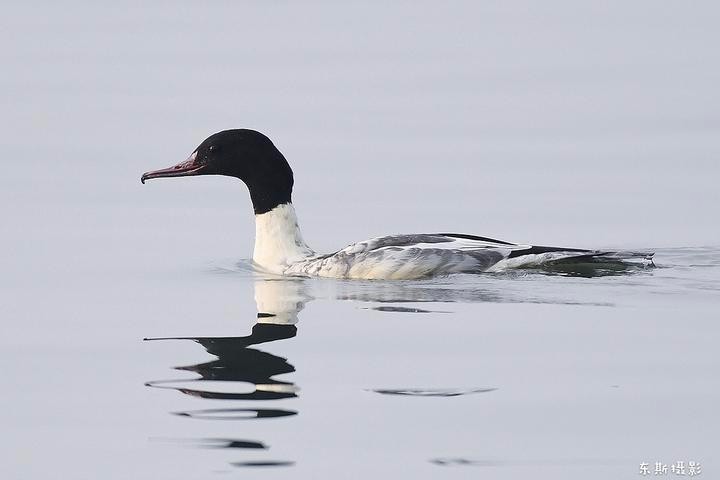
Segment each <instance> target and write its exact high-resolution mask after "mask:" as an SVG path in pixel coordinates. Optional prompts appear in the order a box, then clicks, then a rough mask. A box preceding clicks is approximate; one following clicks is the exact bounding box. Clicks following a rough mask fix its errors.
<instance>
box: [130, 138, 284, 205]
mask: <svg viewBox="0 0 720 480" xmlns="http://www.w3.org/2000/svg"><path fill="white" fill-rule="evenodd" d="M191 175H226V176H229V177H237V178H239V179H240V180H242V181H243V182H245V185H247V187H248V190H250V198H251V199H252V202H253V208H254V209H255V214H261V213H265V212H269V211H270V210H272V209H273V208H275V207H276V206H278V205H281V204H283V203H290V201H291V195H292V187H293V173H292V170H291V169H290V165H288V163H287V160H285V157H283V154H282V153H280V151H279V150H278V149H277V148H275V145H273V143H272V142H271V141H270V139H269V138H267V137H266V136H265V135H263V134H262V133H260V132H256V131H255V130H245V129H238V130H224V131H222V132H218V133H216V134H214V135H211V136H209V137H208V138H207V139H206V140H205V141H204V142H202V143H201V144H200V146H198V147H197V148H196V149H195V151H194V152H193V153H192V154H191V155H190V157H189V158H188V159H187V160H185V161H184V162H182V163H179V164H177V165H175V166H174V167H170V168H164V169H162V170H155V171H152V172H146V173H144V174H143V176H142V178H141V179H140V181H141V182H142V183H145V180H149V179H151V178H163V177H187V176H191Z"/></svg>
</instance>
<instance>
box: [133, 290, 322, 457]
mask: <svg viewBox="0 0 720 480" xmlns="http://www.w3.org/2000/svg"><path fill="white" fill-rule="evenodd" d="M308 299H309V297H307V295H306V294H305V293H304V283H303V282H302V281H299V280H295V281H293V280H274V281H272V280H258V281H257V282H256V283H255V300H256V303H257V307H258V313H257V318H258V320H257V323H256V324H255V325H254V326H253V328H252V332H251V333H250V335H246V336H241V337H165V338H149V339H146V340H191V341H193V342H195V343H198V344H200V345H202V346H203V348H205V350H206V351H207V352H208V353H209V354H211V355H214V356H215V357H216V359H215V360H212V361H209V362H204V363H200V364H196V365H188V366H182V367H175V368H176V369H177V370H185V371H189V372H193V373H195V374H197V375H198V377H196V378H194V379H190V380H154V381H150V382H147V383H146V385H148V386H150V387H154V388H167V389H174V390H177V391H178V392H181V393H183V394H186V395H191V396H194V397H199V398H206V399H215V400H237V401H248V400H249V401H268V400H278V399H288V398H295V397H297V395H298V391H299V389H298V387H297V386H296V385H295V384H293V383H292V382H288V381H282V380H277V379H275V378H274V377H275V376H277V375H281V374H287V373H292V372H294V371H295V367H294V366H293V365H292V364H291V363H290V362H288V360H287V359H286V358H283V357H280V356H278V355H274V354H272V353H268V352H265V351H262V350H260V349H258V348H251V347H253V346H255V345H260V344H263V343H269V342H274V341H278V340H283V339H289V338H293V337H295V336H296V335H297V327H296V326H295V324H296V323H297V314H298V312H300V310H302V309H303V307H304V305H305V302H306V301H307V300H308ZM217 382H220V385H221V386H220V387H219V388H217V387H214V388H210V387H209V385H213V386H217V385H218V383H217ZM238 382H239V383H242V384H244V385H250V386H251V387H252V389H253V390H252V391H249V392H235V391H232V390H233V388H235V387H236V385H237V383H238ZM223 385H227V387H223ZM172 413H174V414H175V415H178V416H181V417H189V418H194V419H202V420H223V421H235V420H241V421H242V420H256V419H267V418H281V417H290V416H294V415H297V413H298V412H297V411H296V410H290V409H281V408H266V407H265V405H263V407H262V408H248V407H242V408H208V409H202V410H191V411H180V412H172ZM194 443H195V444H196V445H197V446H201V447H205V448H208V447H210V448H230V449H267V448H268V447H267V446H265V445H264V444H263V443H262V442H258V441H255V440H247V439H213V438H209V439H199V440H197V441H195V442H194ZM231 464H232V465H234V466H237V467H243V466H245V467H250V466H255V467H258V466H290V465H293V464H294V462H290V461H285V460H282V461H279V460H263V461H238V462H232V463H231Z"/></svg>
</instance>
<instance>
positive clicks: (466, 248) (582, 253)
mask: <svg viewBox="0 0 720 480" xmlns="http://www.w3.org/2000/svg"><path fill="white" fill-rule="evenodd" d="M651 256H652V254H646V253H634V252H606V251H595V250H583V249H575V248H560V247H541V246H532V245H517V244H514V243H510V242H504V241H501V240H495V239H492V238H487V237H479V236H476V235H465V234H455V233H434V234H411V235H390V236H384V237H377V238H373V239H370V240H366V241H363V242H358V243H355V244H352V245H349V246H347V247H345V248H344V249H342V250H340V251H338V252H335V253H333V254H330V255H323V256H319V257H314V258H311V259H308V260H306V261H304V262H300V263H297V264H294V265H292V266H290V267H289V268H288V270H287V271H286V272H285V274H289V275H309V276H321V277H335V278H363V279H416V278H425V277H431V276H436V275H447V274H451V273H479V272H487V271H499V270H504V269H507V268H518V267H529V266H534V265H541V264H547V263H551V262H560V261H566V260H570V259H575V260H589V259H592V258H599V257H604V258H608V259H614V260H618V259H625V258H636V257H643V258H649V257H651Z"/></svg>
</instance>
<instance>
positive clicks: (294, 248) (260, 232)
mask: <svg viewBox="0 0 720 480" xmlns="http://www.w3.org/2000/svg"><path fill="white" fill-rule="evenodd" d="M314 254H315V252H313V251H312V250H311V249H310V247H308V246H307V245H306V244H305V241H304V240H303V238H302V234H301V233H300V227H298V221H297V215H295V208H294V207H293V206H292V204H291V203H284V204H282V205H278V206H277V207H275V208H273V209H272V210H270V211H269V212H266V213H261V214H260V215H255V251H254V252H253V261H254V262H255V263H256V264H257V265H259V266H260V267H262V268H263V269H264V270H267V271H269V272H271V273H278V274H281V273H283V271H284V270H285V267H287V266H288V265H290V264H292V263H295V262H297V261H300V260H302V259H304V258H307V257H310V256H312V255H314Z"/></svg>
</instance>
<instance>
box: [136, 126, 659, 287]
mask: <svg viewBox="0 0 720 480" xmlns="http://www.w3.org/2000/svg"><path fill="white" fill-rule="evenodd" d="M194 175H226V176H230V177H236V178H239V179H240V180H242V181H243V182H244V183H245V185H247V187H248V190H249V191H250V199H251V200H252V204H253V209H254V210H255V249H254V252H253V262H254V263H255V265H256V266H257V267H259V268H260V269H261V270H263V271H265V272H268V273H272V274H278V275H287V276H305V277H312V276H318V277H333V278H354V279H419V278H427V277H433V276H438V275H448V274H453V273H480V272H492V271H500V270H504V269H507V268H517V267H535V266H538V265H543V264H548V263H550V264H552V263H558V262H596V261H621V260H625V259H632V258H640V259H645V260H650V259H651V258H652V256H653V254H652V253H649V252H623V251H616V252H612V251H601V250H585V249H578V248H562V247H542V246H533V245H518V244H514V243H510V242H505V241H501V240H494V239H492V238H487V237H480V236H476V235H466V234H457V233H430V234H410V235H389V236H384V237H378V238H373V239H370V240H365V241H362V242H358V243H354V244H352V245H349V246H347V247H345V248H343V249H342V250H339V251H337V252H334V253H329V254H317V253H315V252H314V251H313V250H312V249H311V248H310V247H308V245H307V244H306V243H305V241H304V240H303V237H302V234H301V233H300V227H299V226H298V219H297V215H296V214H295V208H294V207H293V204H292V188H293V172H292V170H291V168H290V165H288V162H287V160H285V157H284V156H283V154H282V153H280V151H279V150H278V149H277V148H276V147H275V145H273V143H272V142H271V141H270V139H269V138H268V137H266V136H265V135H263V134H262V133H260V132H257V131H254V130H247V129H236V130H224V131H222V132H219V133H216V134H214V135H211V136H210V137H208V138H207V139H206V140H205V141H203V142H202V143H201V144H200V145H199V146H198V147H197V148H196V149H195V151H193V152H192V154H191V155H190V157H189V158H188V159H187V160H185V161H184V162H181V163H179V164H177V165H175V166H173V167H170V168H165V169H161V170H155V171H151V172H146V173H144V174H143V175H142V178H141V182H142V183H145V180H149V179H152V178H165V177H186V176H194Z"/></svg>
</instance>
